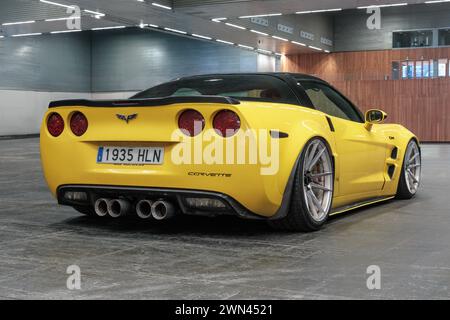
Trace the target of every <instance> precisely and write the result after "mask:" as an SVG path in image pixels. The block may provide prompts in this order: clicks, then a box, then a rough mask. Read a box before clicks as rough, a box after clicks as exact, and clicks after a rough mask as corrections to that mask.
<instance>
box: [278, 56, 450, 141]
mask: <svg viewBox="0 0 450 320" xmlns="http://www.w3.org/2000/svg"><path fill="white" fill-rule="evenodd" d="M407 58H408V59H410V60H421V59H422V58H423V59H425V60H428V59H440V58H449V59H450V48H438V49H425V48H424V49H411V50H383V51H365V52H342V53H331V54H301V55H294V56H286V57H284V58H283V70H284V71H286V72H300V73H307V74H311V75H315V76H318V77H320V78H322V79H324V80H326V81H328V82H330V83H331V84H332V85H333V86H335V87H336V88H337V89H339V90H340V91H342V92H343V93H344V94H345V95H346V96H348V97H349V98H350V99H351V100H352V101H353V102H354V103H355V104H356V105H358V106H359V107H360V109H361V110H363V111H365V110H368V109H370V108H380V109H383V110H385V111H386V112H387V113H388V115H389V118H388V122H392V123H400V124H402V125H404V126H405V127H407V128H408V129H410V130H411V131H413V132H414V133H415V134H417V136H418V137H419V139H421V140H422V141H430V142H431V141H433V142H450V77H446V78H437V79H411V80H390V79H391V64H392V61H402V60H407Z"/></svg>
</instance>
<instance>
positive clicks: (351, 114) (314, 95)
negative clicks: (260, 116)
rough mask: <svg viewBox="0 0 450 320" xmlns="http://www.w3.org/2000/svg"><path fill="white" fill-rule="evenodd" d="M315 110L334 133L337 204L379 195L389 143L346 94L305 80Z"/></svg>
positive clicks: (305, 88)
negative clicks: (326, 121)
mask: <svg viewBox="0 0 450 320" xmlns="http://www.w3.org/2000/svg"><path fill="white" fill-rule="evenodd" d="M301 85H302V86H303V88H304V90H305V92H306V94H307V95H308V97H309V99H310V100H311V102H312V104H313V105H314V107H315V108H316V109H317V110H319V111H322V112H324V113H325V114H326V115H327V116H328V119H329V123H330V127H331V129H332V130H334V138H335V141H334V144H335V147H336V153H337V154H336V155H335V161H336V177H335V182H336V188H335V194H334V197H335V205H345V204H347V203H350V202H354V201H357V200H363V199H367V198H371V197H375V196H377V195H378V194H379V193H380V191H381V190H382V188H383V185H384V174H383V170H384V167H385V161H386V144H385V142H383V140H382V139H381V137H379V136H378V135H377V134H376V131H374V130H370V129H368V128H367V127H366V126H365V122H364V117H363V116H362V115H361V113H360V112H359V111H358V110H357V109H356V108H355V107H354V106H353V105H352V104H351V102H349V101H348V100H347V99H346V98H345V97H344V96H343V95H341V94H340V93H339V92H337V91H336V90H335V89H333V88H332V87H330V86H329V85H327V84H326V83H323V82H320V81H314V80H312V81H302V82H301Z"/></svg>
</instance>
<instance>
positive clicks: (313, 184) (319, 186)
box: [309, 182, 331, 192]
mask: <svg viewBox="0 0 450 320" xmlns="http://www.w3.org/2000/svg"><path fill="white" fill-rule="evenodd" d="M309 186H310V187H311V188H312V189H319V190H323V191H327V192H330V191H331V189H330V188H327V187H324V186H322V185H320V184H317V183H314V182H311V183H310V184H309Z"/></svg>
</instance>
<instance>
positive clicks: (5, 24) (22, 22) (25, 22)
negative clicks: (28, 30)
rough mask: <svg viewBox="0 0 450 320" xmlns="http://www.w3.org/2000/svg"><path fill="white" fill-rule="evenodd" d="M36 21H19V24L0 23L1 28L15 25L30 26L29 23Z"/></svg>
mask: <svg viewBox="0 0 450 320" xmlns="http://www.w3.org/2000/svg"><path fill="white" fill-rule="evenodd" d="M35 22H36V21H34V20H30V21H19V22H7V23H2V26H13V25H17V24H30V23H35Z"/></svg>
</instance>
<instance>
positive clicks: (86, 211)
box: [73, 207, 96, 217]
mask: <svg viewBox="0 0 450 320" xmlns="http://www.w3.org/2000/svg"><path fill="white" fill-rule="evenodd" d="M73 208H74V209H75V210H76V211H78V212H79V213H82V214H84V215H86V216H89V217H95V216H96V214H95V211H94V209H92V208H91V207H73Z"/></svg>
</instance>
